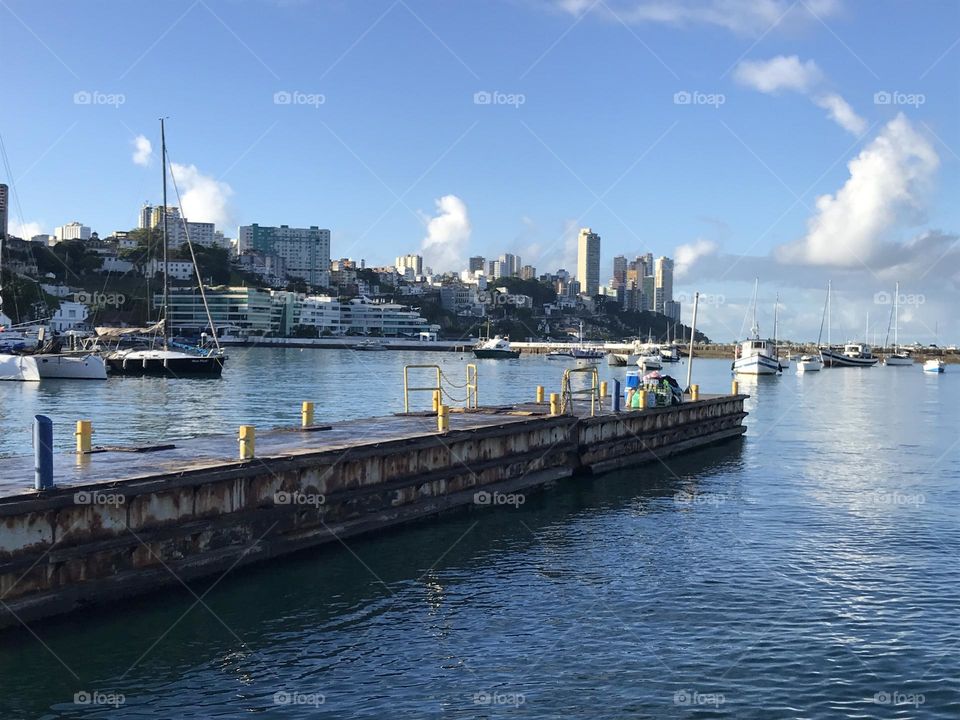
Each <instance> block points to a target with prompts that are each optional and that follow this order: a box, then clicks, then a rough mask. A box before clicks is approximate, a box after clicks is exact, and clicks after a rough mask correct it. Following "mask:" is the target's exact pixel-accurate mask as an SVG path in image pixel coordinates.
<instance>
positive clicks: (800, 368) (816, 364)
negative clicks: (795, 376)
mask: <svg viewBox="0 0 960 720" xmlns="http://www.w3.org/2000/svg"><path fill="white" fill-rule="evenodd" d="M821 368H823V361H821V360H820V356H818V355H801V356H800V359H799V360H797V372H798V373H806V372H818V371H819V370H820V369H821Z"/></svg>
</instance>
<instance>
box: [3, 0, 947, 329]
mask: <svg viewBox="0 0 960 720" xmlns="http://www.w3.org/2000/svg"><path fill="white" fill-rule="evenodd" d="M958 39H960V5H958V4H957V3H956V2H951V1H944V2H940V1H939V0H924V2H919V3H918V2H905V1H904V2H899V1H897V2H893V1H881V2H871V3H866V2H853V1H851V0H846V1H842V0H806V1H805V2H788V1H787V0H750V1H747V0H742V1H741V0H724V1H723V2H721V1H720V0H677V1H676V2H673V3H668V4H664V3H654V2H648V1H646V0H602V1H598V2H592V0H487V1H484V2H440V1H439V0H436V1H432V2H431V1H427V2H424V1H421V0H403V1H400V0H398V1H396V2H392V1H381V0H371V1H369V2H362V3H357V2H348V1H347V0H343V1H337V0H331V1H317V2H308V1H303V2H296V1H281V2H269V1H267V0H202V1H198V2H193V1H192V0H187V1H180V0H175V1H169V2H159V3H124V2H119V1H117V2H97V3H83V4H80V3H73V2H45V1H41V2H36V1H31V2H20V1H16V0H3V1H2V2H0V42H2V46H3V47H4V49H5V54H6V57H8V58H12V59H13V60H12V61H10V62H8V63H7V64H6V68H7V70H6V73H5V86H6V93H5V96H6V101H7V102H6V103H5V112H3V113H2V115H0V133H2V135H3V140H4V143H5V145H6V148H7V153H8V156H9V160H10V165H11V169H12V172H13V176H14V179H15V181H16V190H17V194H18V198H19V209H18V207H17V206H15V207H14V208H13V213H12V216H13V220H15V221H16V222H17V223H19V222H21V221H22V222H23V223H26V224H27V225H28V227H31V228H35V229H36V228H39V229H40V230H43V231H46V232H52V230H53V227H54V226H56V225H59V224H61V223H64V222H68V221H70V220H74V219H78V220H81V221H82V222H84V223H86V224H89V225H91V226H92V227H93V228H94V229H95V230H98V231H99V232H100V233H101V234H102V235H103V234H108V233H109V232H111V231H113V230H115V229H121V228H129V227H132V226H133V225H134V224H135V222H136V212H137V208H138V207H139V205H140V204H141V203H142V202H143V201H144V200H150V201H157V200H158V194H159V193H158V186H159V167H158V163H157V159H156V156H155V153H154V155H153V156H152V157H150V158H146V157H141V158H140V159H141V161H142V164H138V163H135V162H134V161H133V155H134V151H135V144H134V143H135V139H136V138H137V136H140V135H143V136H145V137H146V138H147V139H149V140H150V141H151V142H152V145H153V149H154V151H156V148H157V145H158V144H159V143H158V137H157V136H158V123H157V118H158V117H159V116H161V115H165V116H167V117H169V125H168V133H169V146H170V154H171V160H172V161H173V162H175V163H178V164H179V165H180V166H182V167H180V168H179V170H178V173H177V174H178V179H179V181H180V183H181V185H182V187H181V191H189V195H188V198H187V201H185V203H184V204H185V206H186V207H187V209H188V211H189V212H188V214H189V215H190V216H191V219H195V220H213V221H216V222H218V223H220V224H221V225H223V226H224V229H225V230H226V232H227V234H228V235H230V236H233V235H235V233H236V225H238V224H246V223H251V222H259V223H263V224H280V223H285V224H291V225H312V224H318V225H321V226H324V227H329V228H330V229H331V230H332V231H333V238H334V243H333V244H334V247H333V254H334V256H336V257H340V256H352V257H358V258H359V257H363V258H365V259H366V260H367V261H368V263H372V264H381V263H388V262H391V261H392V258H393V257H394V256H395V255H397V254H400V253H404V252H412V251H419V250H420V249H421V248H423V247H426V250H425V253H426V254H427V260H428V263H430V262H431V260H432V262H433V264H434V265H435V266H442V265H444V264H447V263H453V262H454V261H455V260H456V259H457V258H462V257H465V256H467V255H470V254H483V255H486V256H494V255H497V254H499V253H501V252H503V251H513V252H519V253H520V254H521V255H522V257H523V260H524V262H531V263H532V264H534V265H536V266H537V268H538V270H539V271H540V272H543V271H547V270H553V269H556V268H557V267H560V266H566V267H567V268H568V269H571V270H572V269H573V266H574V264H575V261H574V258H575V255H574V253H573V252H572V245H571V239H572V238H573V236H574V234H575V230H576V228H577V227H579V226H590V227H592V228H594V229H595V230H596V231H598V232H600V234H601V236H602V238H603V268H602V276H603V277H604V278H606V277H607V276H608V275H609V274H610V271H611V269H610V266H611V261H612V258H613V256H614V255H616V254H620V253H623V254H627V255H636V254H640V253H644V252H648V251H649V252H653V253H654V254H656V255H661V254H664V255H670V256H674V257H677V258H678V260H679V259H683V260H684V262H682V263H681V264H682V265H683V270H682V272H681V277H679V278H678V280H677V293H678V294H681V295H682V297H683V298H684V299H686V298H687V297H688V296H689V294H690V293H691V292H692V291H693V290H700V291H702V292H704V293H706V294H707V295H708V296H709V298H710V300H711V302H710V303H709V304H708V305H707V306H706V309H705V312H704V315H703V317H704V320H703V323H704V326H705V329H706V330H707V332H708V333H710V334H711V335H712V336H714V337H716V338H724V339H726V338H732V337H735V336H737V335H739V334H741V327H742V325H743V315H744V312H745V311H746V304H747V302H748V297H749V294H750V291H751V290H752V278H753V277H754V276H759V277H760V278H761V282H762V286H761V291H760V297H761V303H762V304H763V309H762V312H761V316H762V321H761V326H762V328H763V329H765V330H767V331H769V330H770V329H771V328H770V327H769V325H770V321H769V315H770V306H771V305H772V302H773V297H774V295H775V294H776V293H779V294H780V296H781V298H782V301H783V310H782V313H783V315H782V321H783V326H784V328H785V332H786V333H787V334H792V335H795V336H798V337H810V336H811V334H812V335H813V336H814V337H815V335H816V332H817V329H818V327H819V322H820V310H821V307H822V298H823V287H824V286H825V284H826V280H827V279H828V278H832V279H833V280H834V284H835V286H836V287H837V293H838V295H837V299H838V302H837V303H835V307H836V308H837V312H838V317H837V319H836V323H835V324H836V325H837V327H839V328H847V329H846V330H839V331H838V332H846V334H848V335H851V336H852V335H853V334H855V333H856V331H857V329H859V328H862V327H863V324H864V320H865V314H866V313H867V312H870V313H871V316H872V317H873V320H872V321H871V324H872V325H873V326H874V327H878V326H879V325H881V324H882V326H883V327H884V328H885V326H886V318H887V315H888V312H889V307H888V306H885V305H884V304H883V302H882V300H878V299H877V293H880V292H884V291H887V292H892V286H893V282H894V281H895V280H900V281H901V282H902V283H903V285H904V292H910V293H911V294H913V295H914V296H916V295H918V294H922V295H923V298H924V300H923V302H922V303H920V302H919V301H917V300H916V298H914V300H915V302H914V304H913V305H911V306H908V307H906V308H905V312H904V330H905V333H904V334H905V335H906V336H907V337H908V338H909V339H913V337H916V338H918V339H923V340H925V341H933V335H934V328H938V329H939V331H940V335H941V336H942V337H941V338H940V339H941V341H942V342H957V341H958V340H960V337H958V335H960V325H958V321H957V319H956V318H954V317H953V316H954V313H953V312H952V311H951V307H952V306H953V305H954V304H955V301H956V298H957V289H958V287H960V262H958V258H957V246H956V245H954V241H955V240H956V233H957V231H958V229H960V217H958V207H957V203H956V198H957V197H958V190H960V175H958V165H960V159H958V153H960V123H958V122H957V118H958V117H960V89H958V88H960V79H958V78H960V75H958V66H960V46H958ZM884 91H886V92H889V93H900V95H891V96H890V98H891V102H890V103H886V104H884V103H883V98H884V96H879V100H880V102H879V103H878V102H877V101H876V99H875V96H876V94H877V93H881V92H884ZM479 92H490V93H493V92H499V93H501V94H502V95H499V96H497V101H495V102H492V103H489V104H478V103H477V102H475V94H476V93H479ZM78 93H80V94H79V95H78ZM84 93H86V94H84ZM278 93H288V94H289V95H286V96H284V95H279V96H278V95H277V94H278ZM678 93H680V94H681V95H677V94H678ZM682 93H689V95H686V96H685V95H682ZM285 97H290V98H291V100H292V101H291V102H290V103H287V104H283V103H278V102H276V100H277V99H278V98H279V99H280V100H283V99H284V98H285ZM686 97H689V98H690V99H691V102H690V103H686V104H683V103H682V101H683V99H684V98H686ZM838 98H839V100H837V99H838ZM85 99H89V100H90V102H89V103H84V102H83V101H84V100H85ZM321 99H322V102H320V100H321ZM78 100H79V102H78ZM678 100H679V101H680V102H678ZM837 102H840V103H842V106H841V109H843V108H845V109H846V110H848V111H849V113H852V116H851V115H850V114H849V113H848V114H847V115H846V116H843V117H840V118H839V119H831V118H830V117H829V112H830V108H831V107H832V108H834V110H836V109H837V107H838V105H837ZM858 158H859V161H858ZM851 162H852V163H854V165H855V166H856V168H857V169H856V172H853V171H852V170H851V165H850V164H851ZM0 172H3V174H4V175H5V171H0ZM852 175H853V177H851V176H852ZM3 179H4V180H7V179H8V178H5V177H4V178H3ZM820 196H827V197H828V200H829V199H831V198H832V199H833V200H834V202H833V203H832V205H833V207H832V208H824V207H822V206H818V201H817V198H818V197H820ZM444 198H445V200H444ZM826 204H827V205H829V204H831V203H829V202H827V203H826ZM20 209H22V217H21V214H20ZM431 220H432V222H431ZM904 258H908V259H909V262H905V261H904ZM688 316H689V303H686V305H685V307H684V317H685V318H687V317H688ZM764 316H766V317H764ZM764 325H765V326H766V327H764ZM951 333H952V334H953V336H952V337H950V334H951ZM861 334H862V331H861ZM834 339H835V340H836V339H838V338H836V337H835V338H834ZM880 339H882V337H881V338H880Z"/></svg>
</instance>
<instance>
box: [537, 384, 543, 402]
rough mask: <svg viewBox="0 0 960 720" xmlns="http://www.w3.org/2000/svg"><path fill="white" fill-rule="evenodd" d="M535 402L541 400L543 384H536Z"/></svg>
mask: <svg viewBox="0 0 960 720" xmlns="http://www.w3.org/2000/svg"><path fill="white" fill-rule="evenodd" d="M537 402H538V403H542V402H543V385H537Z"/></svg>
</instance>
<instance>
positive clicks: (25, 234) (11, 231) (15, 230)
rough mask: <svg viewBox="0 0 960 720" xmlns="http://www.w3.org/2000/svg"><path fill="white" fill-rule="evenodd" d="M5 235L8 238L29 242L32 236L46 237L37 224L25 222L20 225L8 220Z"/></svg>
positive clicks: (17, 222)
mask: <svg viewBox="0 0 960 720" xmlns="http://www.w3.org/2000/svg"><path fill="white" fill-rule="evenodd" d="M7 234H8V235H9V236H10V237H18V238H20V239H21V240H29V239H30V238H32V237H33V236H34V235H46V234H47V233H45V232H44V231H43V230H42V229H41V225H40V223H38V222H32V221H30V222H25V223H22V224H21V223H20V222H19V221H17V220H14V219H12V218H11V219H10V221H9V222H8V223H7Z"/></svg>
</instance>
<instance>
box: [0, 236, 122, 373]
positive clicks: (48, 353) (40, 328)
mask: <svg viewBox="0 0 960 720" xmlns="http://www.w3.org/2000/svg"><path fill="white" fill-rule="evenodd" d="M2 245H3V236H2V235H0V255H2V254H3V247H2ZM2 309H3V298H2V297H0V311H2ZM0 316H2V312H0ZM2 323H3V321H0V380H15V381H21V382H39V381H40V380H44V379H49V380H106V379H107V369H106V365H105V364H104V361H103V358H101V357H100V356H99V355H97V354H96V353H92V352H89V351H62V350H61V347H60V343H59V341H58V340H57V339H55V338H54V339H47V337H46V330H47V329H46V326H44V325H42V324H41V325H36V324H35V325H31V326H30V327H29V328H20V329H14V330H9V329H7V328H6V327H5V326H4V325H3V324H2Z"/></svg>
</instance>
